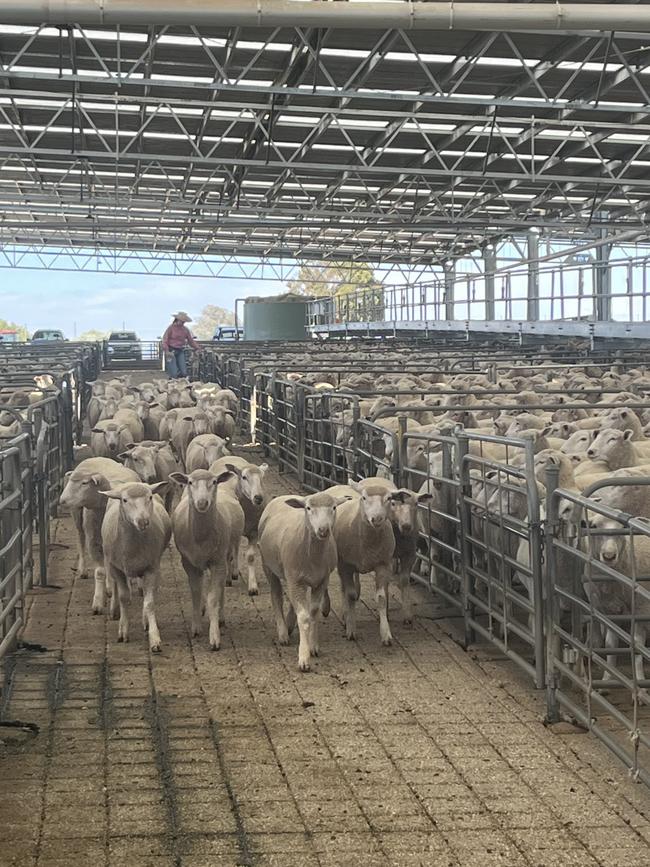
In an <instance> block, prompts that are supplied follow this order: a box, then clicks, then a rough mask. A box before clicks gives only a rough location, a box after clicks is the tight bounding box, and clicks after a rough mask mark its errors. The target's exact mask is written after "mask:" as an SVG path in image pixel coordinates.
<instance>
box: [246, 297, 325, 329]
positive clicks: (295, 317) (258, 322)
mask: <svg viewBox="0 0 650 867" xmlns="http://www.w3.org/2000/svg"><path fill="white" fill-rule="evenodd" d="M308 301H309V299H307V298H294V297H287V296H286V295H283V296H279V297H275V298H274V297H271V298H247V299H246V300H245V301H244V340H306V339H307V332H306V330H305V326H306V324H307V303H308Z"/></svg>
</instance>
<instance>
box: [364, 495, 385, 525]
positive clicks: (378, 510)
mask: <svg viewBox="0 0 650 867" xmlns="http://www.w3.org/2000/svg"><path fill="white" fill-rule="evenodd" d="M390 505H391V495H390V493H387V492H386V491H385V490H384V488H380V487H372V486H370V487H368V488H364V489H363V490H361V513H362V514H363V517H364V519H365V520H366V521H367V522H368V523H369V524H370V525H371V526H372V527H376V528H378V527H381V526H383V524H384V522H385V521H386V519H387V518H388V517H389V514H390Z"/></svg>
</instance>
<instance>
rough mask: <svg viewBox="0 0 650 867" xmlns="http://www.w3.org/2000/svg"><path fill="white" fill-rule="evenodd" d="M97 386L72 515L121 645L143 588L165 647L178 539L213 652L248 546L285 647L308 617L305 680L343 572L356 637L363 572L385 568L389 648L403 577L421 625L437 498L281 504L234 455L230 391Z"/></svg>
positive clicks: (369, 490) (353, 491) (376, 494)
mask: <svg viewBox="0 0 650 867" xmlns="http://www.w3.org/2000/svg"><path fill="white" fill-rule="evenodd" d="M92 388H93V396H92V399H91V401H90V403H89V407H88V420H89V423H90V425H91V448H92V451H93V454H94V456H93V457H90V458H86V459H85V460H82V461H81V462H80V463H79V464H78V465H77V467H76V468H75V469H74V470H73V471H72V472H70V473H69V474H68V476H67V477H66V484H65V488H64V490H63V493H62V495H61V504H62V505H64V506H67V507H69V508H70V509H71V511H72V514H73V516H74V520H75V526H76V528H77V532H78V545H79V563H78V570H79V573H80V575H81V576H82V577H90V576H91V575H94V579H95V592H94V597H93V602H92V610H93V612H94V613H96V614H99V613H102V612H103V611H104V608H105V606H106V600H107V597H109V598H110V613H111V616H112V617H113V618H116V617H117V616H118V611H119V626H118V641H127V640H128V638H129V614H128V602H129V599H130V594H131V589H132V587H133V586H138V587H139V588H140V590H141V592H142V598H143V608H142V618H143V626H144V628H145V630H146V631H147V632H148V635H149V644H150V647H151V649H152V651H159V650H160V648H161V639H160V633H159V629H158V624H157V621H156V612H155V600H156V593H157V589H158V585H159V582H160V560H161V557H162V554H163V552H164V551H165V549H166V547H167V546H168V544H169V542H170V539H171V538H172V536H173V539H174V543H175V545H176V547H177V549H178V551H179V553H180V556H181V562H182V564H183V568H184V570H185V572H186V574H187V577H188V581H189V586H190V592H191V596H192V629H193V634H194V635H199V634H200V632H201V621H202V619H203V614H204V613H205V614H206V615H207V619H208V622H209V642H210V647H211V648H212V649H214V650H218V649H219V647H220V644H221V633H220V627H221V625H223V619H224V596H225V587H226V586H227V585H231V584H232V581H233V580H235V579H236V578H237V577H238V568H239V565H238V564H239V548H240V543H241V541H242V539H243V538H245V539H246V540H247V543H248V544H247V550H246V561H247V567H248V592H249V594H250V595H255V594H257V593H258V585H257V578H256V571H255V551H256V548H257V547H259V550H260V553H261V559H262V564H263V568H264V572H265V575H266V577H267V579H268V582H269V585H270V589H271V601H272V604H273V611H274V614H275V619H276V624H277V630H278V639H279V641H280V643H281V644H288V643H289V636H290V634H291V632H292V629H293V628H294V626H295V624H296V622H297V625H298V630H299V635H300V644H299V652H298V661H299V667H300V669H301V670H302V671H307V670H309V666H310V657H311V656H314V655H317V654H318V651H319V646H318V631H317V630H318V626H317V624H318V615H319V612H320V611H321V609H322V610H323V612H324V613H325V614H327V613H329V607H330V604H329V597H328V595H327V586H328V580H329V576H330V573H331V572H332V571H333V570H334V569H335V568H337V567H338V571H339V575H340V577H341V584H342V588H343V597H344V606H345V622H346V635H347V637H348V638H350V639H352V638H354V637H355V633H356V626H355V603H356V601H357V599H358V596H359V591H360V588H359V574H360V573H365V572H374V573H375V576H376V588H377V600H378V604H379V614H380V636H381V640H382V642H383V643H384V644H390V643H391V641H392V635H391V631H390V627H389V624H388V617H387V589H388V583H389V581H390V580H392V579H393V578H394V577H395V578H396V580H398V581H399V583H400V586H401V589H402V593H403V602H404V617H405V620H407V621H410V620H411V618H412V612H411V607H410V604H409V597H408V584H409V575H410V571H411V568H412V565H413V562H414V560H415V545H416V536H417V520H416V508H417V504H418V502H423V501H425V500H428V499H429V498H430V495H429V494H428V493H423V494H421V495H419V496H418V495H415V494H413V493H412V492H411V491H408V490H406V489H399V490H398V489H396V488H395V486H394V485H392V484H391V483H388V482H386V481H385V480H382V479H368V480H365V481H363V482H360V483H358V484H356V483H354V482H351V485H349V486H344V485H341V486H337V487H335V488H331V489H330V490H328V491H327V492H325V493H319V494H313V495H311V496H307V497H297V496H282V497H275V498H273V499H271V498H270V497H269V495H268V492H267V491H266V490H265V487H264V476H265V473H266V470H267V466H266V465H265V464H262V465H261V466H257V465H255V464H252V463H249V462H248V461H246V460H245V459H244V458H241V457H237V456H233V455H231V454H230V450H229V445H230V443H231V439H232V436H233V433H234V429H235V424H236V418H237V415H238V401H237V398H236V396H235V395H234V393H233V392H232V391H230V390H228V389H222V388H220V387H219V386H218V385H216V384H210V383H208V384H202V383H190V382H178V381H174V382H173V383H169V382H167V381H158V382H156V383H145V384H143V385H140V386H131V385H129V384H128V377H126V378H121V379H115V380H111V381H109V382H106V383H104V382H96V383H93V384H92ZM396 558H397V561H398V563H399V574H398V575H397V576H396V575H395V574H394V570H393V566H394V563H395V560H396ZM284 593H286V595H287V597H288V600H289V609H288V612H287V613H286V615H285V612H284V606H283V594H284Z"/></svg>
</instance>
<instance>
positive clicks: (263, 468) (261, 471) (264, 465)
mask: <svg viewBox="0 0 650 867" xmlns="http://www.w3.org/2000/svg"><path fill="white" fill-rule="evenodd" d="M268 468H269V465H268V464H260V475H262V476H263V475H264V473H265V472H266V471H267V470H268Z"/></svg>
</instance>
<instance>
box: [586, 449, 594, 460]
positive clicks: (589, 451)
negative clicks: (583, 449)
mask: <svg viewBox="0 0 650 867" xmlns="http://www.w3.org/2000/svg"><path fill="white" fill-rule="evenodd" d="M594 454H595V452H594V450H593V449H587V457H588V458H593V456H594Z"/></svg>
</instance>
